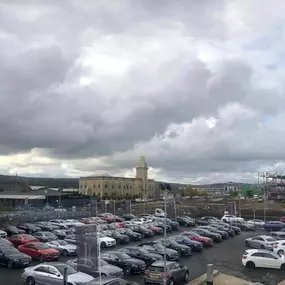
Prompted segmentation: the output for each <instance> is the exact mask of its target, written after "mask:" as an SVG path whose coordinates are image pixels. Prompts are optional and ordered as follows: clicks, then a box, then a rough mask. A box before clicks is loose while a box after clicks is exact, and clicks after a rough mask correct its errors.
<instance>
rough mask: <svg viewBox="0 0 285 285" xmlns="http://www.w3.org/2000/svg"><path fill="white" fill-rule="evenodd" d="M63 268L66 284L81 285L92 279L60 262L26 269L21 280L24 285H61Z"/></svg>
mask: <svg viewBox="0 0 285 285" xmlns="http://www.w3.org/2000/svg"><path fill="white" fill-rule="evenodd" d="M64 268H66V270H67V282H68V284H70V285H83V284H85V283H87V282H89V281H91V280H92V279H94V278H93V277H92V276H90V275H88V274H85V273H82V272H77V271H76V270H75V269H74V268H72V267H71V266H69V265H67V264H65V263H61V262H50V263H42V264H39V265H36V266H31V267H28V268H26V269H25V270H24V272H23V273H22V275H21V278H22V280H23V281H24V282H25V284H26V285H36V284H41V285H51V284H52V285H62V284H63V274H64Z"/></svg>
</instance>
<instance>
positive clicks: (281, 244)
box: [273, 240, 285, 258]
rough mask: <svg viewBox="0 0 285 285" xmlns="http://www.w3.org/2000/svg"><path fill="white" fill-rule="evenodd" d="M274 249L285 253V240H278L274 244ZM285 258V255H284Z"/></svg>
mask: <svg viewBox="0 0 285 285" xmlns="http://www.w3.org/2000/svg"><path fill="white" fill-rule="evenodd" d="M273 251H274V252H275V253H277V254H278V255H284V252H285V240H278V241H277V242H276V243H275V244H274V246H273ZM283 258H284V256H283Z"/></svg>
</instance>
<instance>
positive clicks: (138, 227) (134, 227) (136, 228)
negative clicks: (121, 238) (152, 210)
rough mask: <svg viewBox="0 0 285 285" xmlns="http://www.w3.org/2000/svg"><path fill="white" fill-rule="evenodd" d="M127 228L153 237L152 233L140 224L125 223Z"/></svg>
mask: <svg viewBox="0 0 285 285" xmlns="http://www.w3.org/2000/svg"><path fill="white" fill-rule="evenodd" d="M127 228H128V229H131V230H132V231H134V232H137V233H140V234H141V235H142V237H153V236H154V233H153V231H152V230H150V229H146V228H145V227H143V226H141V225H127Z"/></svg>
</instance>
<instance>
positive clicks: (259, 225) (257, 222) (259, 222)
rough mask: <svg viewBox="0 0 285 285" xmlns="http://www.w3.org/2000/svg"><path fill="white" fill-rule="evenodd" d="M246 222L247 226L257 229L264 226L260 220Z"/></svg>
mask: <svg viewBox="0 0 285 285" xmlns="http://www.w3.org/2000/svg"><path fill="white" fill-rule="evenodd" d="M247 222H248V223H249V224H252V225H255V226H257V227H263V226H264V222H263V221H262V220H258V219H253V220H249V221H247Z"/></svg>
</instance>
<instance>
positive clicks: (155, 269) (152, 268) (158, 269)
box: [149, 266, 164, 273]
mask: <svg viewBox="0 0 285 285" xmlns="http://www.w3.org/2000/svg"><path fill="white" fill-rule="evenodd" d="M149 271H151V272H158V273H161V272H164V267H161V266H150V268H149Z"/></svg>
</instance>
